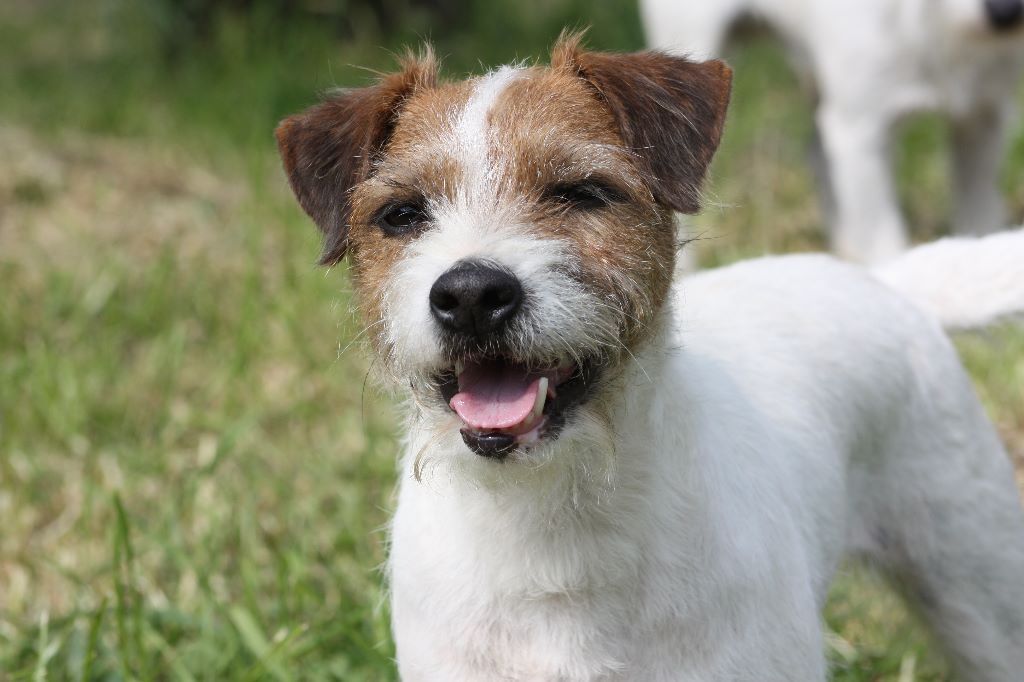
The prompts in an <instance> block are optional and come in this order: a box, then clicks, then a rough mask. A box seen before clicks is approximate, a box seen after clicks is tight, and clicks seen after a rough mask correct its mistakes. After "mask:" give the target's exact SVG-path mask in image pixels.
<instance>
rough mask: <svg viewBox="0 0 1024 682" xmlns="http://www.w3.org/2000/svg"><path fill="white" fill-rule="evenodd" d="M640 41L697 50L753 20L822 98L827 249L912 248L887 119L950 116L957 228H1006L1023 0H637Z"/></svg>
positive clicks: (867, 255)
mask: <svg viewBox="0 0 1024 682" xmlns="http://www.w3.org/2000/svg"><path fill="white" fill-rule="evenodd" d="M640 4H641V8H642V16H643V20H644V22H643V23H644V25H645V30H646V33H647V36H648V40H649V43H650V44H651V45H653V46H655V47H659V48H665V49H668V48H673V49H681V50H685V51H688V52H691V53H693V54H697V55H703V56H716V55H718V53H719V52H720V51H721V49H722V47H723V43H724V41H725V39H726V38H727V37H728V32H729V28H730V26H731V25H733V23H734V22H735V21H736V20H737V19H738V18H741V17H745V16H753V17H756V18H758V19H761V20H763V21H764V22H765V23H767V24H768V25H769V26H770V27H773V28H774V29H775V30H776V31H777V32H778V33H779V34H780V35H781V36H782V38H783V40H784V42H785V43H786V45H787V46H788V47H789V48H790V53H791V54H792V56H793V59H792V61H793V63H794V65H795V66H796V68H797V70H798V71H799V72H800V73H801V74H802V76H803V77H804V78H803V79H804V80H805V81H806V82H807V83H809V84H813V85H812V87H811V89H812V91H813V93H814V95H815V98H816V100H817V113H816V130H817V134H816V136H815V138H814V145H813V153H812V160H813V165H814V166H815V174H816V175H817V177H818V178H819V187H820V189H821V192H820V194H821V195H822V202H821V204H822V207H823V212H824V214H825V216H826V222H827V223H829V225H830V228H831V229H830V238H831V242H832V248H833V250H834V251H835V252H836V253H837V254H838V255H840V256H841V257H843V258H846V259H850V260H854V261H861V262H866V263H880V262H884V261H885V260H887V259H889V258H892V257H894V256H895V255H896V254H898V253H901V252H902V251H903V250H904V249H905V248H906V246H907V230H906V228H905V225H904V219H903V216H902V214H901V212H900V207H899V199H898V193H897V190H896V187H895V182H894V178H893V172H892V169H891V167H890V162H889V155H890V152H891V148H892V137H893V133H894V130H893V129H894V125H895V124H896V123H897V122H899V121H900V120H902V119H903V118H905V117H906V116H907V115H909V114H913V113H917V112H921V111H930V112H937V113H940V114H942V115H944V117H946V118H948V120H949V121H950V122H951V127H952V136H951V147H952V161H953V163H952V185H953V197H954V215H953V216H952V223H953V228H954V232H956V233H958V234H963V235H972V234H973V235H979V234H988V233H991V232H994V231H996V230H1001V229H1005V227H1006V224H1007V223H1006V211H1005V207H1004V203H1003V200H1002V197H1001V196H1000V192H999V182H998V180H999V170H1000V164H1001V162H1002V159H1003V157H1004V148H1005V146H1006V142H1007V139H1008V137H1009V134H1010V132H1011V131H1012V126H1013V124H1014V123H1015V117H1014V112H1015V108H1014V100H1015V97H1016V93H1017V83H1018V81H1019V80H1020V75H1021V70H1022V68H1024V30H1021V29H1022V28H1024V0H714V1H713V2H711V1H708V0H642V2H641V3H640Z"/></svg>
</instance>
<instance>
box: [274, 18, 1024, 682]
mask: <svg viewBox="0 0 1024 682" xmlns="http://www.w3.org/2000/svg"><path fill="white" fill-rule="evenodd" d="M730 82H731V71H730V69H729V67H728V66H726V65H725V64H724V63H722V62H719V61H709V62H703V63H695V62H691V61H687V60H686V59H683V58H681V57H677V56H671V55H669V54H663V53H659V52H646V53H638V54H606V53H599V52H591V51H586V50H584V49H583V48H582V47H581V46H580V44H579V39H578V37H576V36H567V37H563V38H562V39H560V41H559V42H558V44H557V45H556V47H555V48H554V52H553V55H552V59H551V65H550V67H541V66H522V65H517V66H509V67H504V68H500V69H498V70H495V71H493V72H490V73H488V74H486V75H484V76H480V77H476V78H471V79H469V80H464V81H460V82H443V81H441V80H439V78H438V76H437V69H436V66H435V62H434V60H433V59H432V58H431V56H430V54H429V52H428V53H427V54H425V55H423V56H420V57H412V56H410V57H409V58H407V59H406V60H405V62H404V64H403V67H402V69H401V70H400V71H399V72H397V73H394V74H391V75H387V76H384V77H382V78H381V79H380V80H379V81H378V82H377V83H376V84H374V85H370V86H368V87H363V88H359V89H352V90H345V91H341V92H338V93H335V94H333V95H332V96H330V97H329V98H328V99H326V100H325V101H324V102H323V103H321V104H319V105H317V106H314V107H313V108H311V109H309V110H308V111H306V112H304V113H301V114H298V115H295V116H292V117H290V118H288V119H286V120H285V121H283V122H282V123H281V125H280V126H279V127H278V129H277V140H278V144H279V147H280V152H281V155H282V158H283V161H284V167H285V169H286V172H287V175H288V178H289V181H290V183H291V186H292V189H293V190H294V192H295V194H296V196H297V198H298V200H299V203H300V204H301V205H302V207H303V208H304V209H305V210H306V211H307V212H308V214H309V215H310V216H311V217H312V218H313V220H314V221H315V222H316V223H317V225H318V226H319V227H320V229H321V230H322V231H323V235H324V243H325V249H324V252H323V258H322V262H323V263H325V264H334V263H338V262H339V261H341V260H342V258H343V257H344V256H346V254H347V256H348V259H349V263H350V266H349V267H350V273H351V277H352V280H353V283H354V290H355V300H356V302H357V305H358V307H359V309H360V310H361V312H362V314H363V316H364V317H365V320H366V322H367V323H368V325H369V326H368V328H367V329H368V330H369V333H370V336H371V337H372V342H371V343H372V346H373V348H374V350H375V352H376V353H377V354H378V356H379V359H380V362H378V363H376V364H377V365H378V366H379V367H380V368H382V375H383V376H382V378H383V379H384V380H385V381H386V382H390V383H391V384H392V385H393V386H394V387H396V388H397V389H398V390H400V391H402V392H404V393H405V394H406V395H407V396H408V401H407V408H408V409H407V414H408V420H407V423H406V432H405V438H404V455H403V456H402V457H401V465H400V466H401V476H400V490H399V493H398V507H397V512H396V514H395V517H394V521H393V523H392V525H391V548H390V558H389V562H388V578H389V582H390V592H391V600H392V616H393V631H394V636H395V640H396V642H397V647H398V666H399V669H400V673H401V675H402V677H403V678H404V679H406V680H441V681H444V682H459V681H462V680H481V681H488V682H491V681H493V680H531V681H533V680H551V681H555V680H558V681H577V680H579V681H583V680H630V681H633V682H636V681H640V680H643V681H644V682H654V681H658V680H676V681H682V680H687V681H694V682H696V681H700V682H711V681H714V680H750V681H757V682H766V681H770V680H778V681H780V682H782V681H784V682H793V681H797V680H799V681H801V682H803V681H817V680H824V679H825V678H826V675H827V670H826V652H825V646H824V643H823V636H822V627H821V620H820V615H819V613H820V610H821V608H822V604H823V603H824V601H825V598H826V594H827V592H828V586H829V582H830V580H831V579H832V576H833V573H834V572H835V571H836V567H837V565H838V564H839V562H840V559H841V557H843V556H844V555H847V554H853V555H857V556H860V557H864V558H866V559H868V560H870V561H871V562H872V563H873V564H874V565H876V566H878V567H879V568H880V569H881V570H882V571H883V572H884V573H885V574H886V575H888V576H889V577H890V578H891V579H892V581H893V583H894V584H895V585H896V586H897V587H899V588H900V589H901V591H902V592H903V594H904V595H906V597H907V598H908V599H909V600H910V602H911V603H912V604H913V605H914V607H916V608H917V609H918V610H919V611H920V612H921V613H922V614H923V615H924V617H925V619H926V620H927V622H928V623H929V624H930V625H931V627H932V629H933V631H934V633H935V635H936V636H937V637H938V639H939V640H940V641H941V643H942V644H943V645H944V647H945V649H946V651H948V653H949V655H950V658H951V661H952V663H953V665H954V666H955V668H956V670H958V671H959V672H960V673H961V674H962V675H963V676H964V677H965V679H969V680H974V681H975V682H982V681H984V682H1013V681H1019V680H1020V679H1021V674H1022V671H1024V513H1022V510H1021V506H1020V502H1019V498H1018V493H1017V490H1016V489H1015V487H1014V484H1013V472H1012V470H1011V466H1010V463H1009V461H1008V458H1007V455H1006V452H1005V451H1004V449H1003V446H1002V445H1001V443H1000V441H999V438H998V437H997V434H996V432H995V430H994V428H993V427H992V424H991V423H990V422H989V420H988V419H987V418H986V416H985V413H984V411H983V410H982V407H981V405H980V404H979V402H978V399H977V397H976V396H975V393H974V391H973V390H972V387H971V383H970V381H969V380H968V377H967V375H966V373H965V372H964V370H963V368H962V366H961V364H960V362H959V360H958V358H957V355H956V353H955V351H954V348H953V346H952V344H951V343H950V341H949V339H948V338H947V336H946V335H945V334H944V333H943V331H942V329H941V326H940V322H939V321H938V318H936V317H935V316H934V315H933V314H931V313H929V312H927V311H926V310H923V309H929V308H930V309H933V310H935V311H936V312H938V313H939V314H940V315H942V316H943V317H944V318H945V320H946V322H947V323H949V324H951V325H970V324H984V323H987V322H989V321H990V320H991V319H992V318H994V317H995V316H997V315H999V314H1003V313H1011V312H1019V311H1021V310H1024V281H1022V280H1024V278H1022V277H1021V269H1020V263H1024V234H1021V233H1010V234H1006V235H999V236H996V237H990V238H986V239H977V240H952V241H950V242H944V243H940V244H937V245H934V246H932V247H927V249H926V250H925V251H922V252H914V253H912V254H911V256H913V258H912V259H911V260H912V261H913V262H909V264H908V265H907V266H906V267H900V266H898V264H893V265H892V266H890V267H889V269H887V270H886V271H884V272H880V273H879V275H877V276H876V275H873V274H872V273H869V272H867V271H864V270H862V269H860V268H858V267H855V266H852V265H845V264H842V263H840V262H838V261H836V260H833V259H832V258H830V257H827V256H822V255H809V256H808V255H805V256H788V257H778V258H764V259H761V260H755V261H749V262H745V263H740V264H738V265H733V266H731V267H727V268H722V269H719V270H714V271H709V272H706V273H703V274H699V275H696V276H693V277H692V278H687V279H685V281H683V282H682V283H681V286H677V285H674V284H673V270H674V261H675V258H676V252H677V247H678V242H677V235H676V232H675V229H674V227H673V220H672V211H673V210H675V211H684V212H693V211H695V210H697V208H698V199H699V195H700V183H701V179H702V176H703V175H704V173H705V169H706V168H707V165H708V162H709V161H710V160H711V157H712V154H713V153H714V151H715V147H716V146H717V144H718V141H719V137H720V135H721V133H722V125H723V121H724V118H725V112H726V106H727V103H728V100H729V92H730ZM957 254H960V256H963V255H964V254H968V255H967V257H966V258H965V259H964V261H963V262H961V261H960V258H959V257H958V255H957ZM908 258H910V257H909V256H908ZM1000 259H1002V260H1000ZM949 265H953V266H955V267H954V269H956V268H968V269H969V270H971V272H972V276H970V277H963V278H959V277H957V276H956V273H955V272H954V273H947V272H945V271H943V270H940V269H939V268H943V267H947V266H949ZM908 272H909V273H917V274H916V275H914V276H912V277H911V279H912V280H914V281H915V282H916V284H915V286H914V287H911V288H912V289H913V290H912V291H911V292H910V293H911V295H912V296H914V297H916V299H917V301H918V302H917V303H912V302H910V300H908V299H906V298H904V297H903V296H902V295H900V294H899V293H898V292H897V291H895V290H894V289H893V288H892V287H890V286H888V285H886V284H885V283H883V279H884V280H885V281H890V282H893V283H895V284H894V286H899V284H900V282H903V281H904V279H905V278H906V276H907V274H908ZM1014 273H1016V277H1014ZM925 275H927V279H929V281H930V282H931V283H932V285H931V286H927V285H926V283H923V282H921V281H920V280H921V279H922V277H923V276H925ZM961 281H963V282H965V283H966V284H965V285H964V286H967V287H969V288H968V289H966V290H963V291H958V292H957V294H958V295H959V296H960V298H959V300H960V303H959V307H958V305H952V306H951V307H948V308H947V307H946V306H945V302H944V298H943V287H955V286H958V285H959V283H960V282H961ZM986 286H989V287H990V288H991V290H992V291H998V292H999V296H1000V297H1001V298H997V300H996V302H995V304H994V306H992V307H990V308H988V309H985V310H980V311H979V310H977V309H975V308H974V307H972V305H971V304H970V303H969V301H971V300H972V297H973V298H974V300H978V299H984V298H985V297H986V296H987V295H988V293H989V290H986V288H985V287H986ZM947 313H948V314H947Z"/></svg>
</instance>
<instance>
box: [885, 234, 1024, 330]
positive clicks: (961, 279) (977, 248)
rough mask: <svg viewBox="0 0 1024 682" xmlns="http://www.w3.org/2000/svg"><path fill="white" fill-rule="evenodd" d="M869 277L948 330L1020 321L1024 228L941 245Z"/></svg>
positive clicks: (901, 259)
mask: <svg viewBox="0 0 1024 682" xmlns="http://www.w3.org/2000/svg"><path fill="white" fill-rule="evenodd" d="M873 272H874V274H875V276H876V277H878V278H879V279H881V280H882V281H883V282H885V283H886V284H888V285H889V286H890V287H892V288H893V289H895V290H897V291H899V292H900V293H902V294H903V295H905V296H906V297H908V298H909V299H911V300H912V301H914V302H916V303H917V304H918V305H920V306H921V307H922V308H924V309H925V310H927V311H928V312H930V313H931V314H933V315H934V316H935V317H936V318H938V319H939V321H940V322H941V323H942V326H943V327H945V328H946V329H950V330H957V329H976V328H979V327H984V326H986V325H990V324H992V323H993V322H997V321H999V320H1001V319H1004V318H1009V317H1014V316H1024V228H1021V229H1017V230H1012V231H1007V232H999V233H996V234H992V235H989V236H987V237H951V238H948V239H940V240H939V241H936V242H932V243H930V244H924V245H922V246H918V247H916V248H914V249H911V250H910V251H908V252H907V253H905V254H904V255H902V256H900V257H899V258H897V259H896V260H894V261H890V262H888V263H886V264H884V265H882V266H879V267H876V268H874V270H873Z"/></svg>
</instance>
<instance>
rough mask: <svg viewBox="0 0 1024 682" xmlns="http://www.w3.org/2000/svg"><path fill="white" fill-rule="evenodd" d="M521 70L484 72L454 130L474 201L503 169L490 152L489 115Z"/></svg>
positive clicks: (466, 186) (485, 190)
mask: <svg viewBox="0 0 1024 682" xmlns="http://www.w3.org/2000/svg"><path fill="white" fill-rule="evenodd" d="M521 71H522V69H521V68H519V67H516V66H503V67H501V68H500V69H498V70H496V71H492V72H491V73H489V74H487V75H485V76H481V77H480V78H479V79H478V80H477V81H476V83H475V85H474V88H473V94H472V95H470V98H469V100H468V101H467V102H466V106H465V108H464V109H463V110H462V112H461V114H460V115H459V118H458V120H457V121H456V124H455V128H454V130H453V131H452V132H453V136H454V138H455V139H454V140H453V142H454V144H453V148H454V149H456V150H457V151H456V153H457V155H458V157H459V160H460V161H461V162H462V167H463V171H464V172H465V178H466V182H465V184H464V186H463V189H464V190H468V196H466V198H467V199H469V200H471V201H472V200H477V201H479V200H480V199H482V198H483V196H482V195H483V194H484V193H486V192H487V191H488V189H489V188H491V186H493V183H494V179H495V177H496V176H497V174H498V173H497V171H498V170H499V169H497V168H495V167H494V163H493V161H492V155H491V154H490V153H489V150H490V147H491V144H492V142H493V136H492V135H491V130H490V126H489V125H488V122H487V119H488V116H489V115H490V113H491V110H492V109H493V108H494V104H495V102H496V101H497V100H498V98H499V97H500V96H501V93H502V92H504V91H505V88H507V87H508V85H509V83H511V82H512V81H514V80H515V79H516V78H518V77H519V75H520V72H521Z"/></svg>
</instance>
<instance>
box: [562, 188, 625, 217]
mask: <svg viewBox="0 0 1024 682" xmlns="http://www.w3.org/2000/svg"><path fill="white" fill-rule="evenodd" d="M549 196H550V197H551V199H553V200H554V201H556V202H558V203H560V204H564V205H566V206H569V207H571V208H574V209H577V210H580V211H592V210H594V209H598V208H604V207H605V206H608V205H609V204H615V203H619V202H620V201H622V200H623V197H622V194H621V193H620V192H619V191H618V190H615V189H613V188H611V187H609V186H607V185H604V184H601V183H599V182H579V183H571V184H564V185H555V186H554V187H552V188H551V190H550V192H549Z"/></svg>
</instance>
